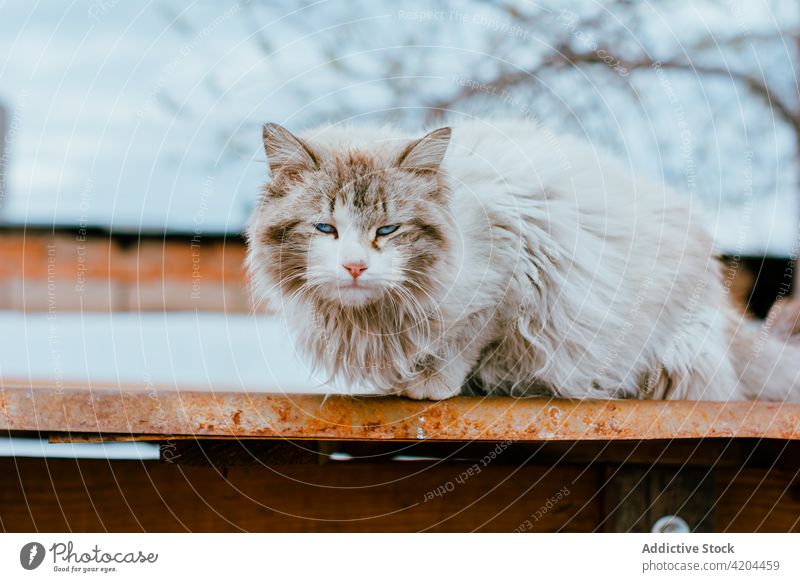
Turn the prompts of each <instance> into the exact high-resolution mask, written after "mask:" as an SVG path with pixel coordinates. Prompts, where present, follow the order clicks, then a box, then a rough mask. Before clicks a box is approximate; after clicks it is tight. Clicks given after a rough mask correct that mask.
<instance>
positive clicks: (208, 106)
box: [0, 0, 798, 253]
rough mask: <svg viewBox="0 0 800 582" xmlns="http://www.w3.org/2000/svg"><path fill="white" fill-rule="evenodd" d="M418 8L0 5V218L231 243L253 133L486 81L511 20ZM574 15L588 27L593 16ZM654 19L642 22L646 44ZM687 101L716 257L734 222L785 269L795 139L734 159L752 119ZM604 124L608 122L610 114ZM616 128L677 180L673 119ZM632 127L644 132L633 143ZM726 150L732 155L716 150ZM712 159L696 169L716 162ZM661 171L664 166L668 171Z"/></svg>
mask: <svg viewBox="0 0 800 582" xmlns="http://www.w3.org/2000/svg"><path fill="white" fill-rule="evenodd" d="M309 5H310V7H306V8H300V6H309ZM429 5H430V2H418V3H416V5H415V4H414V3H408V2H404V3H403V5H402V8H403V9H404V10H403V14H401V11H400V9H399V5H398V4H396V3H395V4H393V3H390V2H386V1H378V2H369V3H363V4H359V8H358V9H353V8H350V7H352V6H353V5H352V4H350V3H343V2H338V3H331V2H315V3H308V2H306V3H303V4H301V3H295V2H288V1H284V2H279V3H278V4H277V5H271V4H266V5H257V6H255V7H254V5H252V4H250V3H241V4H240V3H236V2H233V1H231V0H228V1H224V2H211V1H207V2H205V1H204V2H195V3H186V4H183V3H179V2H169V1H164V2H151V3H132V2H118V1H116V0H95V1H81V2H78V1H76V2H71V3H67V2H57V1H55V0H52V1H46V2H23V1H12V2H6V3H2V4H0V13H2V18H0V55H3V60H2V61H0V101H2V102H3V103H4V105H5V106H6V108H7V110H8V115H9V118H10V119H9V125H10V132H9V136H8V138H7V147H6V149H7V152H6V155H7V156H8V159H9V161H10V162H9V180H8V186H7V199H6V200H5V201H4V202H3V207H2V208H0V215H2V217H3V218H4V219H5V220H8V221H12V222H28V223H39V224H52V223H59V224H75V223H78V222H87V223H90V224H97V225H105V226H108V225H113V226H114V228H116V229H123V230H138V229H140V228H143V229H146V230H155V231H160V230H164V229H172V230H194V229H195V228H196V227H199V228H201V229H203V230H204V231H220V230H227V231H237V230H239V229H240V228H241V226H242V223H243V222H244V220H245V218H246V216H247V212H248V210H249V207H250V205H251V204H252V201H253V200H254V197H255V195H256V192H257V189H258V186H259V184H260V183H261V182H263V181H264V179H265V176H266V167H265V163H264V158H263V153H262V149H261V143H260V131H259V127H260V124H261V123H263V122H264V121H268V120H275V121H280V122H284V123H286V124H287V125H289V126H290V127H293V128H300V127H303V126H305V125H308V124H309V123H311V122H318V121H320V120H323V119H327V118H331V117H332V118H333V119H334V120H335V119H338V118H339V117H335V116H341V115H361V114H363V115H365V116H368V117H370V118H378V119H380V118H381V117H382V116H384V114H385V111H386V109H387V108H392V107H397V106H400V107H401V108H410V110H411V111H412V113H413V111H414V108H418V107H419V106H420V105H421V103H422V101H423V99H422V98H423V97H426V96H430V95H436V94H438V93H437V92H441V91H445V90H447V89H448V88H449V90H451V91H452V88H453V87H452V84H453V77H454V75H457V74H465V73H466V74H476V73H479V72H481V71H483V70H487V69H488V68H491V66H492V65H493V59H495V58H496V56H497V54H499V53H495V52H493V53H491V54H489V52H487V50H486V43H487V40H486V39H487V38H489V37H490V36H491V34H492V33H497V31H492V24H491V23H492V22H495V23H500V24H502V23H503V22H506V21H507V17H505V18H506V20H503V18H504V17H503V16H502V15H498V13H497V10H495V9H494V8H492V7H487V6H486V5H485V4H482V5H480V6H481V7H480V8H475V4H472V3H464V4H459V5H458V9H459V10H460V12H459V14H461V15H462V16H464V15H469V16H470V17H474V16H475V15H478V16H479V17H480V18H479V19H478V20H477V21H476V20H475V19H474V18H471V19H470V20H469V21H468V22H461V21H458V20H457V19H456V20H454V19H452V17H448V18H450V20H448V21H447V22H442V21H440V20H438V19H436V18H429V19H427V20H424V19H423V20H420V19H418V18H413V17H411V16H409V15H412V14H413V13H414V11H415V10H418V9H420V7H425V6H429ZM572 5H573V7H574V6H578V7H580V6H585V7H587V9H591V7H592V6H593V3H592V2H584V3H582V4H581V3H577V4H576V3H574V2H573V3H572ZM756 5H757V3H744V4H742V5H741V6H742V8H741V9H739V10H738V11H734V12H733V13H731V14H730V15H728V16H726V13H725V12H724V10H727V8H724V7H723V8H724V10H723V12H720V11H719V10H717V11H716V12H715V11H714V10H710V11H706V12H697V11H696V10H694V11H690V10H689V9H688V8H687V9H686V10H684V12H685V14H681V11H680V10H674V11H673V13H671V14H668V16H669V17H671V18H674V19H675V22H678V24H680V26H677V25H676V26H674V27H672V28H668V29H665V30H667V32H665V33H663V34H664V38H665V42H664V45H665V46H667V45H668V42H667V41H668V40H670V38H672V37H673V36H674V35H676V34H677V35H679V36H681V39H682V40H684V41H685V40H687V39H689V38H691V37H692V36H693V35H698V34H704V33H705V32H707V30H708V28H709V26H708V25H709V22H711V23H712V24H713V26H714V27H717V29H720V27H721V29H722V30H725V27H728V28H729V29H730V30H731V31H732V32H735V30H736V28H737V27H740V28H741V27H742V26H745V25H746V26H749V27H751V28H752V30H753V31H754V32H755V33H759V34H761V33H763V32H764V31H767V32H769V30H770V26H774V22H775V21H774V17H775V15H774V14H772V13H770V12H769V11H764V10H762V9H757V8H754V6H756ZM265 6H266V7H265ZM365 6H367V7H368V8H365ZM687 6H688V5H687ZM469 7H472V8H471V9H469V10H468V8H469ZM470 10H472V11H470ZM690 12H691V13H690ZM698 14H699V15H700V16H698ZM778 17H782V15H778ZM662 18H663V15H658V17H657V18H656V17H655V16H654V18H653V23H654V28H656V29H659V28H658V26H655V25H656V24H659V23H660V24H663V20H662ZM698 18H700V19H698ZM703 18H707V19H708V22H706V21H704V20H703ZM493 19H494V20H493ZM681 23H683V24H681ZM660 24H659V26H660ZM659 30H661V29H659ZM523 32H524V33H525V34H529V35H530V36H529V37H528V38H526V39H524V40H525V42H526V45H525V46H529V47H530V51H527V49H526V53H525V54H520V55H518V59H519V64H520V65H524V64H526V63H528V62H532V61H533V60H534V59H535V53H536V50H537V49H536V47H537V46H540V47H541V46H544V45H543V44H542V42H543V41H546V40H547V31H546V30H545V31H521V32H520V33H519V34H522V33H523ZM412 34H417V35H419V34H422V36H423V38H425V35H428V37H435V38H434V40H435V43H436V44H437V46H436V47H435V48H430V47H425V48H419V47H417V48H408V47H407V46H406V42H407V39H408V38H410V37H411V35H412ZM501 34H505V40H506V41H515V40H520V37H519V36H517V37H516V38H514V37H512V33H511V32H509V31H505V32H501ZM637 34H640V35H642V34H650V35H651V36H652V35H657V34H658V33H656V32H653V31H648V32H647V33H645V31H638V32H637ZM495 36H496V34H495ZM545 44H546V43H545ZM654 46H658V43H657V42H656V43H654ZM498 50H500V49H498ZM339 51H341V54H338V52H339ZM481 51H483V52H481ZM345 53H346V58H343V59H341V61H338V60H336V59H337V58H338V57H340V56H343V55H345ZM392 59H397V60H398V61H400V62H401V64H403V61H405V63H404V64H405V65H406V66H409V67H411V68H412V69H413V65H415V64H417V65H419V67H420V68H421V69H424V70H422V71H421V72H420V71H417V72H418V75H417V78H415V80H414V84H412V85H410V89H409V92H408V94H407V95H405V96H403V97H402V99H401V101H400V102H398V99H397V96H396V95H392V94H391V93H390V92H389V91H388V90H387V87H386V86H385V84H383V83H382V82H381V80H382V79H383V78H384V77H385V75H386V71H387V68H386V63H388V62H391V60H392ZM332 60H333V63H332ZM770 62H773V63H775V62H777V61H776V60H775V58H772V59H770ZM353 71H355V73H354V72H353ZM787 74H791V72H790V71H787ZM426 75H427V76H426ZM424 76H426V78H422V77H424ZM354 79H355V80H357V81H358V82H354ZM570 83H571V81H569V79H567V78H566V77H565V81H564V86H561V87H559V86H554V87H552V88H550V89H552V90H554V91H561V92H562V93H563V94H564V95H565V97H566V98H571V97H575V96H576V95H579V94H580V93H581V91H585V90H586V87H580V86H575V85H574V84H573V85H570ZM676 86H678V88H679V89H680V86H679V85H676ZM591 90H598V89H597V88H596V87H592V88H591ZM600 90H602V87H601V88H600ZM659 91H660V92H661V93H663V91H661V90H660V89H659ZM609 95H611V94H610V93H609V94H608V95H604V98H609ZM684 95H687V96H689V95H696V96H697V97H696V99H697V101H696V102H691V101H686V100H685V101H684V102H683V106H684V108H685V109H687V110H688V114H689V115H690V116H694V117H693V120H692V123H693V124H694V125H693V127H695V128H696V131H697V132H698V134H699V133H701V132H711V131H713V132H714V134H715V136H716V144H717V145H713V144H712V145H713V147H718V148H720V151H721V152H723V153H722V154H721V155H720V156H717V157H719V160H720V163H719V164H718V165H711V166H708V167H704V168H701V170H702V171H701V172H700V173H699V174H698V180H699V182H698V183H699V184H700V187H701V190H702V191H701V192H700V194H701V195H702V196H703V197H704V198H705V200H706V201H711V206H712V207H715V208H714V209H715V212H714V213H712V214H713V215H714V216H716V219H715V220H716V224H717V236H718V238H719V239H720V240H721V241H722V242H723V244H722V246H723V247H725V246H727V247H731V246H732V245H733V244H734V243H741V236H742V231H741V228H740V227H737V226H736V225H740V224H741V223H742V221H743V220H744V219H746V220H747V221H749V225H748V228H747V232H746V233H745V236H746V239H747V240H746V241H745V244H744V248H745V249H746V250H747V249H749V250H751V251H753V252H758V251H759V250H761V251H763V250H771V251H772V252H775V253H781V252H785V251H786V250H788V249H789V248H790V247H791V245H792V242H793V240H794V236H795V233H796V230H797V228H796V226H797V202H796V201H797V199H798V194H797V176H796V157H797V156H796V151H795V150H794V147H795V144H794V142H793V141H792V136H791V135H790V134H789V133H788V132H787V131H785V130H783V129H781V128H780V127H776V129H775V130H774V132H772V133H771V134H769V135H768V136H767V137H768V139H767V140H766V141H764V142H763V143H755V144H752V143H751V144H746V145H743V146H741V147H740V146H739V144H740V142H742V141H743V138H742V132H743V131H745V130H746V128H747V126H748V124H749V123H750V121H748V119H749V118H748V116H752V119H756V118H758V117H759V116H762V117H763V115H762V113H761V112H760V111H759V110H751V111H748V110H745V109H742V111H741V112H740V113H741V114H740V115H739V116H738V117H737V116H731V115H727V114H726V113H725V112H724V111H722V112H721V113H720V107H721V106H720V105H719V103H722V102H724V101H725V99H726V97H725V96H726V95H730V100H733V99H736V98H738V96H736V95H735V94H734V93H732V92H731V88H730V87H726V86H725V85H724V84H716V85H713V84H709V85H706V86H703V87H701V90H697V89H696V88H695V89H691V90H690V89H687V90H686V92H685V93H684ZM715 99H716V101H715ZM565 101H566V100H565ZM590 106H591V103H590ZM604 106H608V107H610V108H612V109H613V108H614V101H613V96H611V101H610V104H609V103H604ZM618 113H619V114H620V118H621V119H622V120H623V121H622V122H621V123H619V125H620V128H621V129H620V132H621V135H622V136H623V138H624V140H626V141H625V148H624V151H623V154H625V155H630V156H631V157H632V158H635V157H636V156H639V161H638V162H637V163H636V164H635V165H636V166H637V167H642V168H644V170H645V171H647V172H649V173H652V174H654V175H656V176H657V177H659V176H660V174H662V173H663V174H665V175H667V177H669V176H670V175H677V176H678V178H680V174H681V170H682V166H681V163H682V162H681V160H680V159H676V160H672V161H670V160H669V159H666V160H665V159H662V157H661V155H660V154H661V149H658V148H660V147H663V143H659V140H662V139H663V140H666V139H667V138H668V137H669V134H670V132H672V128H670V127H669V126H668V124H669V123H670V119H671V118H665V120H657V119H656V120H653V119H652V118H651V117H650V116H642V115H641V113H640V112H639V113H637V112H634V111H627V110H626V109H622V110H621V111H619V112H618ZM628 113H630V115H627V114H628ZM637 115H638V117H637ZM421 117H422V116H421V115H419V116H417V117H414V115H413V114H410V115H408V116H406V119H411V120H412V121H413V120H415V119H417V118H420V119H421ZM605 117H607V116H605V115H600V116H599V117H598V119H596V120H590V119H588V118H587V119H586V127H587V128H588V129H587V131H588V132H589V135H590V136H591V128H592V123H593V121H594V122H597V121H598V120H599V121H600V122H601V121H602V119H604V118H605ZM726 119H727V120H729V121H728V122H726ZM643 120H646V122H647V123H649V124H651V125H650V126H648V127H644V126H641V124H642V123H643ZM617 121H619V120H615V122H617ZM626 123H627V126H626ZM664 123H666V124H667V125H664ZM640 126H641V127H640ZM672 133H674V132H672ZM673 137H674V135H673ZM648 140H649V141H648ZM731 144H733V145H734V146H735V148H734V149H733V150H731V151H727V150H724V146H730V145H731ZM604 145H605V144H604ZM665 151H667V150H665ZM751 151H752V152H754V154H753V156H754V157H753V158H751V159H748V156H749V155H750V154H749V153H748V152H751ZM726 152H727V153H726ZM713 153H714V152H712V155H710V156H709V157H708V159H711V160H714V159H715V156H714V155H713ZM789 160H790V161H789ZM673 162H674V163H673ZM660 164H664V166H670V164H672V166H671V170H670V169H669V168H668V169H667V170H663V169H662V168H661V167H660V166H659V165H660ZM748 165H749V166H750V167H749V168H748ZM668 170H669V171H668ZM748 174H752V176H751V178H752V181H753V182H754V185H753V184H751V186H752V187H754V188H755V189H756V190H759V184H768V185H769V189H771V190H772V191H771V192H768V193H766V194H764V195H762V196H760V197H759V198H758V204H757V205H756V207H755V208H754V210H753V211H752V213H750V212H749V211H748V213H747V215H746V216H745V214H744V213H743V212H742V206H741V201H742V196H741V192H740V191H739V190H740V189H741V188H740V187H739V186H740V185H741V184H742V183H743V182H744V181H746V178H747V175H748ZM732 176H733V177H732ZM743 176H744V177H743ZM726 179H730V180H731V182H726ZM731 184H733V186H732V185H731ZM674 185H675V186H676V187H680V186H681V184H680V183H678V184H674ZM759 194H761V192H759ZM737 205H738V206H737ZM713 222H714V219H712V221H711V222H710V224H711V223H713ZM723 250H724V249H723Z"/></svg>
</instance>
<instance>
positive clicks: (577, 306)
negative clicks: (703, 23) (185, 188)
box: [247, 120, 800, 401]
mask: <svg viewBox="0 0 800 582" xmlns="http://www.w3.org/2000/svg"><path fill="white" fill-rule="evenodd" d="M263 139H264V147H265V150H266V154H267V158H268V161H269V165H270V171H271V175H272V179H271V181H270V182H268V183H267V185H266V186H265V188H264V191H263V196H262V197H261V200H260V202H259V204H258V207H257V208H256V209H255V211H254V213H253V216H252V217H251V220H250V222H249V225H248V229H247V237H248V246H249V250H248V259H247V266H248V270H249V272H250V275H251V278H252V281H253V282H254V285H255V292H256V294H257V295H258V297H259V298H261V299H265V300H269V301H271V302H272V303H273V305H275V306H277V307H278V308H279V309H282V310H283V311H284V312H285V315H286V317H287V318H288V319H289V321H290V323H291V325H290V327H291V328H292V329H293V330H294V331H295V332H296V334H297V339H298V345H299V346H300V347H301V349H302V350H303V351H304V352H306V353H307V355H308V356H310V359H311V360H313V361H314V362H315V363H316V364H317V365H319V366H321V367H322V368H324V369H325V370H327V371H328V372H329V373H330V374H331V376H332V377H341V378H342V379H343V380H345V381H347V382H350V383H356V384H359V385H366V386H370V387H372V388H376V389H378V390H379V391H382V392H385V393H393V394H402V395H406V396H408V397H411V398H416V399H437V400H438V399H443V398H448V397H451V396H454V395H456V394H459V393H461V392H462V391H464V390H466V391H470V392H476V391H477V392H481V393H492V394H514V395H527V394H552V395H556V396H560V397H568V398H587V397H588V398H632V397H633V398H669V399H709V400H741V399H764V400H777V401H784V400H793V401H797V400H800V378H798V373H797V363H798V362H800V360H799V359H798V355H799V354H800V351H798V350H797V348H796V347H788V346H786V345H784V343H783V342H780V341H778V340H777V339H776V337H774V336H773V335H771V334H769V333H768V332H767V331H765V330H761V331H759V330H757V329H754V328H753V327H751V325H750V324H748V323H747V322H745V321H744V320H743V319H742V317H741V316H740V315H739V314H738V313H737V312H736V310H734V308H733V307H732V305H731V304H730V301H729V298H728V296H727V294H726V288H725V286H724V284H723V280H722V270H721V267H720V264H719V263H718V261H717V259H716V258H715V257H714V255H713V251H712V240H711V237H710V236H709V235H708V234H707V233H706V232H705V230H704V229H703V225H702V221H701V219H700V218H698V216H697V214H696V213H695V212H694V209H693V207H692V202H691V200H688V199H686V198H684V197H682V196H680V195H678V194H676V193H674V192H672V191H670V190H669V189H668V188H666V187H665V186H663V185H662V184H659V183H653V182H650V181H647V180H643V179H636V178H632V177H631V176H630V175H629V172H627V171H626V168H624V167H623V166H622V165H620V164H619V163H617V162H616V161H614V160H613V159H610V158H609V157H608V156H606V155H605V154H603V153H600V152H598V151H597V150H596V149H594V148H593V147H592V146H591V145H589V144H587V143H584V142H581V141H580V140H577V139H575V138H571V137H556V136H554V135H553V134H552V133H550V132H547V131H544V130H542V129H541V128H539V127H538V126H536V125H535V124H533V123H530V122H526V121H517V120H515V121H508V122H481V121H473V122H468V123H463V124H460V125H456V126H454V127H453V128H452V129H451V128H441V129H437V130H435V131H433V132H431V133H428V134H427V135H425V136H424V137H422V138H421V139H420V138H418V136H417V138H412V137H411V136H409V135H406V134H405V133H403V132H401V131H398V130H396V129H393V128H390V127H382V128H374V127H365V128H357V127H349V126H347V127H342V126H336V125H334V126H326V127H322V128H318V129H315V130H311V131H308V132H306V133H304V134H303V135H302V136H300V137H297V136H294V135H293V134H291V133H290V132H289V131H287V130H286V129H284V128H283V127H281V126H279V125H276V124H267V125H266V126H264V133H263Z"/></svg>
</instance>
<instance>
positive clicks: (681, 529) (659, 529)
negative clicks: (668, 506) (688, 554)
mask: <svg viewBox="0 0 800 582" xmlns="http://www.w3.org/2000/svg"><path fill="white" fill-rule="evenodd" d="M650 531H651V532H653V533H689V532H690V531H691V530H690V529H689V524H688V523H686V520H684V519H683V518H682V517H678V516H677V515H665V516H663V517H659V518H658V520H657V521H656V522H655V523H654V524H653V527H652V529H651V530H650Z"/></svg>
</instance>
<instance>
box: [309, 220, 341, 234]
mask: <svg viewBox="0 0 800 582" xmlns="http://www.w3.org/2000/svg"><path fill="white" fill-rule="evenodd" d="M314 228H316V229H317V230H318V231H320V232H324V233H325V234H336V227H335V226H333V225H330V224H325V223H324V222H320V223H318V224H315V225H314Z"/></svg>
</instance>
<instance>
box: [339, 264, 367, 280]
mask: <svg viewBox="0 0 800 582" xmlns="http://www.w3.org/2000/svg"><path fill="white" fill-rule="evenodd" d="M342 266H343V267H344V268H345V269H347V271H348V272H349V273H350V274H351V275H352V276H353V279H358V278H359V277H360V276H361V273H363V272H364V271H366V270H367V266H366V265H365V264H364V263H345V264H344V265H342Z"/></svg>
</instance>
